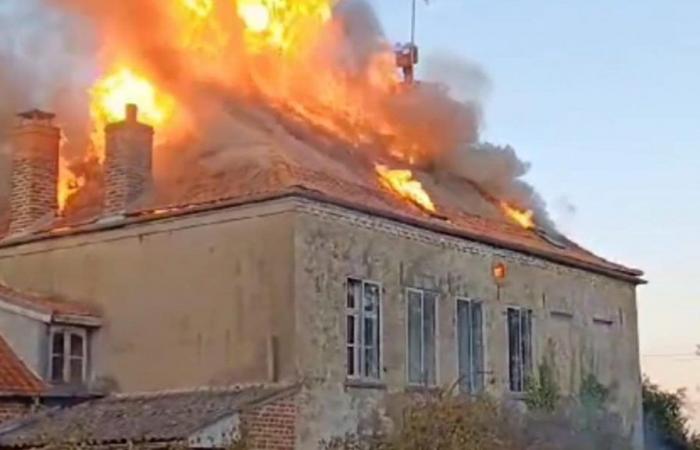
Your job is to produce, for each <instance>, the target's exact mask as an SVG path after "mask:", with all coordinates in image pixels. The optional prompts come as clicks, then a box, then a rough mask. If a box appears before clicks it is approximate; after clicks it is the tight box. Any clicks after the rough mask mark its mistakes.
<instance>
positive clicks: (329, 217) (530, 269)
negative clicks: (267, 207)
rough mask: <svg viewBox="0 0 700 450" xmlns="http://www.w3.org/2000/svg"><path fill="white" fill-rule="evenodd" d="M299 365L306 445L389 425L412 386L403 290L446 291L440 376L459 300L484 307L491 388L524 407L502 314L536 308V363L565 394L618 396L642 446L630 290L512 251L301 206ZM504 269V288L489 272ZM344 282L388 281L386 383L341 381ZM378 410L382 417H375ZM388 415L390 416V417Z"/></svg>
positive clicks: (449, 361)
mask: <svg viewBox="0 0 700 450" xmlns="http://www.w3.org/2000/svg"><path fill="white" fill-rule="evenodd" d="M295 227H296V230H297V231H296V233H295V248H296V258H297V259H296V264H295V277H296V278H295V289H296V295H297V305H298V309H297V313H296V314H297V322H298V323H299V324H300V329H299V330H298V333H297V336H298V338H297V339H298V343H299V345H298V349H299V351H298V354H297V365H298V366H299V367H300V370H301V371H302V372H303V373H304V375H305V377H306V378H307V379H308V380H311V382H312V383H313V387H312V388H310V389H308V390H307V391H306V392H305V394H304V396H303V397H302V401H301V406H300V414H301V422H300V423H301V424H302V425H301V426H300V430H299V435H300V440H301V443H302V448H314V445H315V443H316V442H318V440H319V439H323V438H329V437H332V435H336V436H337V435H342V434H344V433H346V432H349V431H355V430H356V428H357V427H358V426H362V425H363V424H376V423H377V422H378V421H377V419H380V420H379V421H380V422H382V421H386V422H387V424H386V425H389V426H390V425H391V421H389V420H388V417H390V416H391V414H390V412H391V411H392V410H394V409H395V408H396V404H397V403H396V402H394V401H393V400H392V399H395V398H396V399H398V398H399V397H400V396H401V394H403V393H406V392H409V391H412V389H413V388H411V387H409V386H407V367H406V333H407V323H406V304H405V295H404V294H405V289H406V288H409V287H414V288H424V289H430V290H434V291H437V292H439V295H440V298H439V305H438V308H437V310H438V332H437V341H438V342H437V346H438V374H437V377H438V381H439V384H440V385H441V386H445V387H447V386H450V385H452V384H453V383H454V382H456V380H457V379H458V364H457V358H456V355H457V351H456V350H457V342H456V326H455V325H456V323H455V308H456V298H457V297H468V298H472V299H478V300H481V301H483V302H484V314H485V315H484V327H485V330H484V334H485V335H484V338H485V353H486V354H485V367H486V372H487V377H486V391H487V392H488V393H490V394H492V395H494V396H496V397H500V398H503V399H505V400H508V401H513V402H521V401H522V399H523V396H522V394H511V393H510V392H509V386H508V354H507V325H506V317H505V315H506V310H507V308H508V306H524V307H528V308H531V309H532V310H533V315H534V318H533V321H534V334H533V340H534V342H533V344H534V358H533V359H534V363H535V364H537V363H539V362H540V361H542V360H543V359H544V358H545V356H547V355H551V358H552V359H553V360H554V365H555V367H554V368H555V372H556V376H557V381H558V384H559V385H560V387H561V389H562V393H563V394H564V395H567V394H576V393H577V392H578V388H579V385H580V382H581V379H582V377H583V376H586V375H588V374H593V375H595V376H596V377H597V378H598V379H599V380H600V381H601V382H602V383H603V384H605V385H606V386H608V387H610V388H611V390H612V399H611V409H612V410H613V411H615V412H617V413H619V414H620V416H621V417H622V419H623V422H624V427H625V429H626V430H627V432H629V433H630V434H631V435H633V436H634V438H635V439H636V440H637V441H638V442H640V437H641V433H642V430H641V387H640V382H641V380H640V368H639V356H638V336H637V310H636V300H635V286H634V285H632V284H630V283H628V282H624V281H619V280H616V279H612V278H609V277H605V276H602V275H597V274H593V273H590V272H586V271H583V270H579V269H575V268H570V267H565V266H562V265H557V264H552V263H549V262H546V261H544V260H541V259H538V258H534V257H530V256H527V255H524V254H519V253H515V252H512V251H508V250H504V249H497V248H493V247H489V246H487V245H482V244H479V243H475V242H469V241H465V240H461V239H456V238H451V237H446V236H443V235H439V234H436V233H432V232H428V231H425V230H421V229H417V228H415V227H411V226H407V225H402V224H398V223H396V222H390V221H388V220H384V219H380V218H375V217H370V216H367V215H364V214H359V213H354V212H350V211H347V210H343V209H340V208H335V207H330V206H321V205H319V204H317V203H311V202H303V203H302V206H300V208H299V214H298V215H297V218H296V225H295ZM496 263H503V264H505V265H506V266H507V268H508V276H507V278H506V280H505V281H504V282H503V283H502V284H501V285H500V286H499V285H498V284H497V283H496V282H495V280H494V278H493V275H492V268H493V265H494V264H496ZM347 277H356V278H362V279H366V280H373V281H376V282H379V283H381V285H382V289H383V298H382V315H383V318H382V343H383V348H382V354H383V357H382V378H381V382H380V383H371V384H367V385H364V386H363V385H362V383H359V384H358V383H355V382H348V381H347V380H346V376H345V365H346V362H345V319H344V317H345V298H346V293H345V286H346V279H347ZM377 412H379V415H377V414H376V413H377ZM385 413H386V414H385Z"/></svg>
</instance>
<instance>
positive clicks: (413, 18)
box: [411, 0, 416, 45]
mask: <svg viewBox="0 0 700 450" xmlns="http://www.w3.org/2000/svg"><path fill="white" fill-rule="evenodd" d="M411 44H412V45H416V0H413V11H412V13H411Z"/></svg>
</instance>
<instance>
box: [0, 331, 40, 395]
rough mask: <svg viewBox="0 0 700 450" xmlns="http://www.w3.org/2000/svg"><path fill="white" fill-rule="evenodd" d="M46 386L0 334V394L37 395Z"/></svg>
mask: <svg viewBox="0 0 700 450" xmlns="http://www.w3.org/2000/svg"><path fill="white" fill-rule="evenodd" d="M45 389H46V386H45V385H44V383H42V381H41V380H40V379H39V377H37V376H36V375H35V374H34V373H33V372H32V371H31V370H29V368H28V367H27V366H26V365H25V364H24V362H23V361H22V360H21V359H20V358H19V356H17V355H16V354H15V352H14V351H13V350H12V348H11V347H10V346H9V344H8V343H7V341H5V339H4V338H3V337H2V336H1V335H0V394H4V395H28V396H35V395H39V394H40V393H41V392H43V391H44V390H45Z"/></svg>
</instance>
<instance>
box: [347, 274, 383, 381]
mask: <svg viewBox="0 0 700 450" xmlns="http://www.w3.org/2000/svg"><path fill="white" fill-rule="evenodd" d="M352 281H354V282H359V283H360V290H361V298H360V301H361V304H360V305H358V304H355V307H354V308H349V307H348V294H349V291H350V282H352ZM366 285H373V286H376V287H377V292H378V293H379V298H378V304H377V317H376V322H377V376H376V377H373V376H369V375H366V374H365V373H364V367H365V364H364V362H365V359H364V358H365V350H366V349H367V345H366V344H365V342H364V319H365V316H364V305H365V296H364V292H365V286H366ZM383 297H384V286H383V285H382V283H381V282H379V281H375V280H371V279H366V278H362V277H347V278H346V280H345V299H344V301H345V305H344V309H345V314H344V322H343V329H344V330H345V333H344V337H345V344H344V345H345V347H344V349H345V352H344V355H345V377H346V378H347V379H348V380H354V381H368V382H378V381H382V379H383V372H384V370H383V367H384V351H383V347H384V339H383V336H384V324H383V322H384V314H383V309H382V308H383V306H382V305H383V303H384V302H383ZM356 301H357V299H356ZM350 315H352V316H353V317H354V318H355V319H354V320H355V336H354V337H355V339H354V343H353V345H352V347H353V365H354V367H353V373H352V374H350V368H349V367H348V351H349V347H350V343H349V342H348V317H350Z"/></svg>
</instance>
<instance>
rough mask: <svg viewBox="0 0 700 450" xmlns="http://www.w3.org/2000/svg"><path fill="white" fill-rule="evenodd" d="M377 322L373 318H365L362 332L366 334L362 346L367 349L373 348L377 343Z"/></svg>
mask: <svg viewBox="0 0 700 450" xmlns="http://www.w3.org/2000/svg"><path fill="white" fill-rule="evenodd" d="M375 322H376V320H374V319H373V318H371V317H365V319H364V324H363V328H362V331H363V332H364V336H363V340H362V345H364V346H365V347H373V346H374V343H375V342H376V338H375V335H374V333H375V332H376V331H377V330H376V327H375V325H374V324H375Z"/></svg>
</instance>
